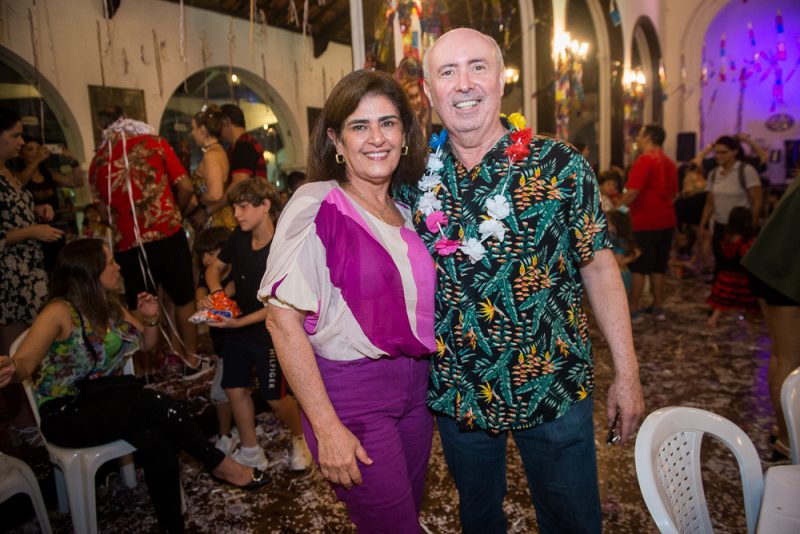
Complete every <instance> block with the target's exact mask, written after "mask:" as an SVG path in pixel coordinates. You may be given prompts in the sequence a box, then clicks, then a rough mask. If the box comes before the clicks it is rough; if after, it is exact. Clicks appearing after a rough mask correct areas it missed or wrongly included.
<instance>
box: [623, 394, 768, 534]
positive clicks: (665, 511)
mask: <svg viewBox="0 0 800 534" xmlns="http://www.w3.org/2000/svg"><path fill="white" fill-rule="evenodd" d="M704 433H708V434H711V435H712V436H714V437H716V438H717V439H719V440H720V441H722V442H723V443H724V444H725V445H727V446H728V448H730V449H731V450H732V451H733V453H734V455H735V456H736V460H737V461H738V463H739V473H740V475H741V479H742V489H743V491H744V511H745V516H746V517H747V532H748V533H750V534H753V533H754V532H755V529H756V523H757V522H758V513H759V510H760V507H761V494H762V493H763V492H764V475H763V473H762V471H761V461H760V460H759V458H758V453H757V452H756V449H755V447H754V446H753V443H752V441H750V438H748V437H747V435H746V434H745V433H744V432H743V431H742V429H740V428H739V427H738V426H736V425H735V424H733V423H732V422H730V421H728V420H727V419H725V418H724V417H721V416H719V415H716V414H713V413H711V412H707V411H705V410H699V409H697V408H686V407H675V406H673V407H667V408H662V409H660V410H656V411H655V412H653V413H651V414H650V415H649V416H648V417H647V419H645V420H644V423H642V427H641V428H640V429H639V435H638V437H637V438H636V474H637V476H638V478H639V487H640V488H641V490H642V496H643V497H644V502H645V504H647V508H648V510H650V515H651V516H652V517H653V519H654V520H655V522H656V525H657V526H658V529H659V531H661V533H662V534H667V533H669V534H677V533H681V534H683V533H686V532H692V533H695V532H703V533H710V532H713V530H712V528H711V518H710V517H709V515H708V506H707V504H706V498H705V493H704V491H703V477H702V475H701V472H700V444H701V442H702V440H703V434H704Z"/></svg>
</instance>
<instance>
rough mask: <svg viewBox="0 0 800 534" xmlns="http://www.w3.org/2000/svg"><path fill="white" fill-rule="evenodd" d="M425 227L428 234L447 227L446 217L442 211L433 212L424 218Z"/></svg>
mask: <svg viewBox="0 0 800 534" xmlns="http://www.w3.org/2000/svg"><path fill="white" fill-rule="evenodd" d="M425 226H427V227H428V231H429V232H433V233H436V232H438V231H439V228H441V227H443V226H447V215H445V214H444V212H442V211H434V212H433V213H431V214H430V215H428V216H427V217H425Z"/></svg>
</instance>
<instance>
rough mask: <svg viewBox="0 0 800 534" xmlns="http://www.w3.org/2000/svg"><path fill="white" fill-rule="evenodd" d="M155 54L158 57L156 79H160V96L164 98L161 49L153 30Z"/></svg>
mask: <svg viewBox="0 0 800 534" xmlns="http://www.w3.org/2000/svg"><path fill="white" fill-rule="evenodd" d="M153 53H154V54H155V56H156V77H157V78H158V96H164V72H163V71H162V69H161V47H160V46H159V45H158V35H156V31H155V30H153Z"/></svg>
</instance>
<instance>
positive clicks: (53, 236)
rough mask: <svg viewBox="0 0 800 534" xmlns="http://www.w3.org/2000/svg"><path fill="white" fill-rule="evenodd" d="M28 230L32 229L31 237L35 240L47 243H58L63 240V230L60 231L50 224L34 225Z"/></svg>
mask: <svg viewBox="0 0 800 534" xmlns="http://www.w3.org/2000/svg"><path fill="white" fill-rule="evenodd" d="M51 209H52V208H51ZM28 228H30V233H31V237H32V238H33V239H36V240H39V241H44V242H45V243H52V242H53V241H58V240H59V239H61V236H63V235H64V232H63V230H59V229H58V228H55V227H53V226H50V225H49V224H32V225H31V226H29V227H28Z"/></svg>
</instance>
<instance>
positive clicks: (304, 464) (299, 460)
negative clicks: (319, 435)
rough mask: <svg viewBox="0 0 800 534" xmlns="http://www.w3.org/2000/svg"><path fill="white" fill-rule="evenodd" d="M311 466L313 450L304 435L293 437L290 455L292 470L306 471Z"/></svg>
mask: <svg viewBox="0 0 800 534" xmlns="http://www.w3.org/2000/svg"><path fill="white" fill-rule="evenodd" d="M309 467H311V451H309V450H308V445H306V439H305V438H304V437H303V436H296V437H293V438H292V453H291V454H290V455H289V470H290V471H305V470H306V469H308V468H309Z"/></svg>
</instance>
